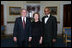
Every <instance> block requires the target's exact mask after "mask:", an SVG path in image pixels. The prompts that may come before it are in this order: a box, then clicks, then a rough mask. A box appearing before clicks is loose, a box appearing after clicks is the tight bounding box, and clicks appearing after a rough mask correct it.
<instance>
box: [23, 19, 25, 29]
mask: <svg viewBox="0 0 72 48" xmlns="http://www.w3.org/2000/svg"><path fill="white" fill-rule="evenodd" d="M23 28H24V29H25V21H24V18H23Z"/></svg>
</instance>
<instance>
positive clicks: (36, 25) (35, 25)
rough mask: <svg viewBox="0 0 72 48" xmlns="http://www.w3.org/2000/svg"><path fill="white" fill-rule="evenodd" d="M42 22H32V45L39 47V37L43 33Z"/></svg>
mask: <svg viewBox="0 0 72 48" xmlns="http://www.w3.org/2000/svg"><path fill="white" fill-rule="evenodd" d="M42 28H43V26H42V22H40V21H38V22H32V42H31V43H32V47H39V40H40V37H41V36H42V35H43V29H42Z"/></svg>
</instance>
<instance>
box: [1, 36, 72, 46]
mask: <svg viewBox="0 0 72 48" xmlns="http://www.w3.org/2000/svg"><path fill="white" fill-rule="evenodd" d="M15 46H16V43H14V42H13V37H8V38H2V39H1V47H15ZM54 47H66V46H65V43H64V42H63V39H62V37H58V38H57V41H56V43H55V44H54ZM68 47H71V43H68Z"/></svg>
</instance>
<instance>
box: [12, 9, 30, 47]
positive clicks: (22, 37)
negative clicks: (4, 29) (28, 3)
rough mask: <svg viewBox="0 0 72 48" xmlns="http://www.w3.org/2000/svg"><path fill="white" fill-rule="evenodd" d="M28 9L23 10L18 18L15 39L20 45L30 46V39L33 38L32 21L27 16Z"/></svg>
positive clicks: (15, 26) (14, 33)
mask: <svg viewBox="0 0 72 48" xmlns="http://www.w3.org/2000/svg"><path fill="white" fill-rule="evenodd" d="M26 14H27V11H26V10H25V9H22V10H21V17H18V18H16V21H15V25H14V31H13V39H14V42H17V44H18V46H19V47H28V41H30V40H31V23H30V20H29V19H28V18H27V17H26Z"/></svg>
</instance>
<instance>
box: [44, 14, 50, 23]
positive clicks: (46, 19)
mask: <svg viewBox="0 0 72 48" xmlns="http://www.w3.org/2000/svg"><path fill="white" fill-rule="evenodd" d="M49 17H50V14H48V17H46V18H45V24H46V22H47V21H48V19H49Z"/></svg>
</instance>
